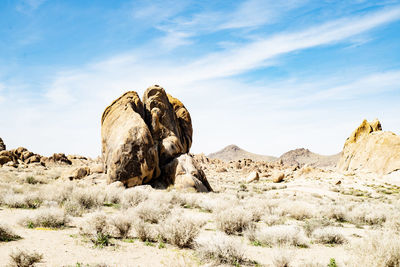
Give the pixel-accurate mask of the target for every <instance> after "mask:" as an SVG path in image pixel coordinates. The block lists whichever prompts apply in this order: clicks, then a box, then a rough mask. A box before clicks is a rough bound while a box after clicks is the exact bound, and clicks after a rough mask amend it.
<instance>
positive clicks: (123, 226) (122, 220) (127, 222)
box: [110, 214, 132, 238]
mask: <svg viewBox="0 0 400 267" xmlns="http://www.w3.org/2000/svg"><path fill="white" fill-rule="evenodd" d="M110 225H111V226H112V227H114V229H115V230H116V232H117V234H116V236H117V237H121V238H126V237H127V236H128V234H129V232H130V230H131V228H132V220H131V218H130V216H127V215H123V214H117V215H115V216H113V217H112V218H111V220H110Z"/></svg>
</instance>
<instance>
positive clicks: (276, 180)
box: [272, 172, 285, 183]
mask: <svg viewBox="0 0 400 267" xmlns="http://www.w3.org/2000/svg"><path fill="white" fill-rule="evenodd" d="M284 178H285V174H284V173H283V172H276V173H274V174H273V175H272V182H274V183H280V182H282V181H283V179H284Z"/></svg>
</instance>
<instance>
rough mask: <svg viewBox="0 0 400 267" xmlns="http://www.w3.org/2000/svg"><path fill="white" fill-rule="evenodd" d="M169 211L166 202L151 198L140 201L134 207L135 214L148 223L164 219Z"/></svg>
mask: <svg viewBox="0 0 400 267" xmlns="http://www.w3.org/2000/svg"><path fill="white" fill-rule="evenodd" d="M170 212H171V210H170V207H169V206H168V205H167V204H165V203H159V202H157V201H153V200H150V201H146V202H142V203H140V204H139V205H138V206H137V207H136V208H135V213H136V215H137V216H138V217H139V218H140V219H142V220H144V221H146V222H150V223H158V222H160V221H162V220H164V219H165V218H166V217H167V216H168V214H169V213H170Z"/></svg>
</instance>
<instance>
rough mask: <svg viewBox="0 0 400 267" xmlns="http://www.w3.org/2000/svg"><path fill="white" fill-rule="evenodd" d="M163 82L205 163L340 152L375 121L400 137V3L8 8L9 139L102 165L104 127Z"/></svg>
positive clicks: (51, 3)
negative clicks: (238, 151) (114, 106)
mask: <svg viewBox="0 0 400 267" xmlns="http://www.w3.org/2000/svg"><path fill="white" fill-rule="evenodd" d="M153 84H159V85H161V86H162V87H164V88H165V90H166V91H167V92H169V93H170V94H172V95H173V96H174V97H176V98H179V99H180V100H181V101H182V102H183V103H184V104H185V106H186V108H187V109H188V110H189V112H190V114H191V117H192V121H193V129H194V134H193V139H194V141H193V146H192V150H191V152H193V153H205V154H208V153H211V152H215V151H218V150H220V149H222V148H223V147H225V146H227V145H230V144H236V145H238V146H240V147H241V148H243V149H245V150H248V151H250V152H253V153H258V154H264V155H274V156H279V155H281V154H282V153H284V152H286V151H288V150H291V149H295V148H301V147H304V148H308V149H310V150H311V151H313V152H316V153H320V154H334V153H338V152H339V151H341V149H342V147H343V144H344V142H345V139H346V138H347V137H348V136H349V135H350V133H351V132H352V131H353V130H354V129H355V128H356V127H357V126H358V125H359V124H360V123H361V122H362V120H363V119H368V120H373V119H375V118H379V119H380V121H381V123H382V126H383V129H384V130H388V131H392V132H395V133H397V134H399V133H400V0H399V1H395V0H393V1H392V0H381V1H363V0H347V1H333V0H325V1H323V0H315V1H313V0H286V1H273V0H244V1H218V0H212V1H207V0H205V1H195V0H193V1H191V0H186V1H180V0H176V1H170V0H160V1H149V0H147V1H129V0H125V1H108V0H103V1H102V0H97V1H81V0H70V1H58V0H47V1H46V0H1V1H0V114H1V115H0V137H1V138H2V139H3V140H4V142H5V143H6V145H7V148H10V149H11V148H16V147H19V146H23V147H26V148H28V149H29V150H31V151H33V152H35V153H39V154H42V155H50V154H52V153H55V152H63V153H66V154H80V155H87V156H91V157H96V156H98V155H100V154H101V136H100V128H101V125H100V118H101V115H102V112H103V111H104V109H105V108H106V106H108V105H109V104H110V103H111V102H112V101H113V100H114V99H115V98H117V97H119V96H120V95H121V94H122V93H123V92H125V91H128V90H133V91H137V92H138V93H139V95H143V93H144V91H145V90H146V88H147V87H149V86H151V85H153Z"/></svg>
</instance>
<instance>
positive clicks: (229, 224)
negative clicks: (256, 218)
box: [216, 206, 253, 235]
mask: <svg viewBox="0 0 400 267" xmlns="http://www.w3.org/2000/svg"><path fill="white" fill-rule="evenodd" d="M216 223H217V227H218V229H220V230H221V231H223V232H225V233H226V234H228V235H231V234H238V233H242V232H243V231H245V230H246V229H249V228H250V227H251V225H252V224H253V214H252V213H251V212H250V211H248V210H246V209H245V208H244V207H241V206H237V207H232V208H230V209H226V210H223V211H220V212H218V213H217V215H216Z"/></svg>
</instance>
